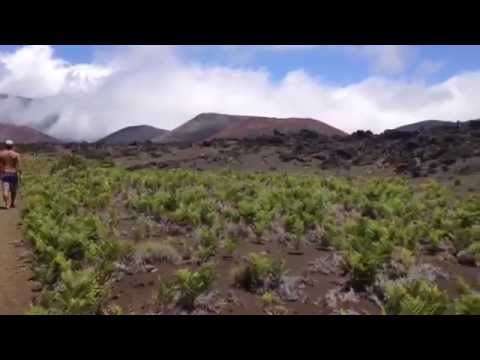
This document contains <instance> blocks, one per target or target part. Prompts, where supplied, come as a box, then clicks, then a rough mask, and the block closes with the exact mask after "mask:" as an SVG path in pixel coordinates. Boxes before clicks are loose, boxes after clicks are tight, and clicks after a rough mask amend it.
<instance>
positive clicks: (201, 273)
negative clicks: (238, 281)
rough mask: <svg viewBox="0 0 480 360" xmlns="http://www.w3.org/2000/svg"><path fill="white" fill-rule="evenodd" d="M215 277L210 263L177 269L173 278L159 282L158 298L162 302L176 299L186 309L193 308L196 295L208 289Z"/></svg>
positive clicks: (165, 302) (166, 302)
mask: <svg viewBox="0 0 480 360" xmlns="http://www.w3.org/2000/svg"><path fill="white" fill-rule="evenodd" d="M215 278H216V273H215V268H214V266H213V265H212V264H206V265H203V266H202V267H201V268H200V269H199V270H197V271H192V270H189V269H181V270H178V271H177V273H176V274H175V279H173V280H170V281H164V282H161V283H160V288H159V292H158V299H159V301H160V302H161V303H162V304H168V303H171V302H172V301H174V300H176V301H177V304H178V305H180V306H181V307H183V308H185V309H187V310H193V308H194V305H195V300H196V299H197V297H198V296H200V295H201V294H203V293H205V292H206V291H208V290H210V288H211V286H212V284H213V282H214V280H215Z"/></svg>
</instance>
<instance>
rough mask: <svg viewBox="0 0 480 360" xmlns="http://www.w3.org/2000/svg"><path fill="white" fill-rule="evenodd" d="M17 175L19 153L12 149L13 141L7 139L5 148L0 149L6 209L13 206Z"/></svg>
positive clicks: (0, 174) (0, 171)
mask: <svg viewBox="0 0 480 360" xmlns="http://www.w3.org/2000/svg"><path fill="white" fill-rule="evenodd" d="M19 175H21V170H20V154H18V153H17V152H16V151H14V150H13V141H12V140H7V141H5V150H3V151H0V178H1V182H2V191H3V200H4V201H5V207H6V208H7V209H9V208H11V207H15V198H16V197H17V188H18V177H19Z"/></svg>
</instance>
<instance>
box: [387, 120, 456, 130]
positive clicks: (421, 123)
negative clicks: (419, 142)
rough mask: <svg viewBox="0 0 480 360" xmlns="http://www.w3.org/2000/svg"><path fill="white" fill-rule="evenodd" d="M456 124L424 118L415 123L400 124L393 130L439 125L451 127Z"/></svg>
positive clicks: (429, 127) (420, 128) (418, 128)
mask: <svg viewBox="0 0 480 360" xmlns="http://www.w3.org/2000/svg"><path fill="white" fill-rule="evenodd" d="M455 125H456V124H455V123H454V122H452V121H443V120H424V121H419V122H416V123H412V124H408V125H404V126H400V127H398V128H396V129H395V130H400V131H420V130H429V129H433V128H436V127H439V126H446V127H453V126H455Z"/></svg>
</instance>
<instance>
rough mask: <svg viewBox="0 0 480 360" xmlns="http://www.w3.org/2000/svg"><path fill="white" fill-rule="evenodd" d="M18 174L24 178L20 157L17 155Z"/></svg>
mask: <svg viewBox="0 0 480 360" xmlns="http://www.w3.org/2000/svg"><path fill="white" fill-rule="evenodd" d="M16 170H17V174H18V175H19V176H22V168H21V166H20V155H17V169H16Z"/></svg>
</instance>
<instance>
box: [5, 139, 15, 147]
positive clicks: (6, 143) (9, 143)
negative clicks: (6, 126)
mask: <svg viewBox="0 0 480 360" xmlns="http://www.w3.org/2000/svg"><path fill="white" fill-rule="evenodd" d="M5 145H10V146H12V145H13V140H6V141H5Z"/></svg>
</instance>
